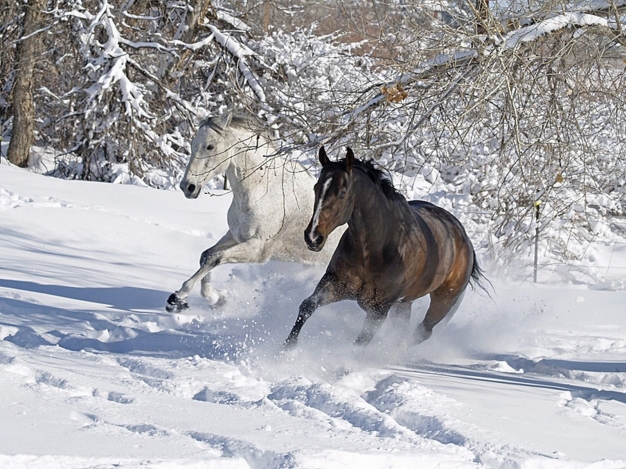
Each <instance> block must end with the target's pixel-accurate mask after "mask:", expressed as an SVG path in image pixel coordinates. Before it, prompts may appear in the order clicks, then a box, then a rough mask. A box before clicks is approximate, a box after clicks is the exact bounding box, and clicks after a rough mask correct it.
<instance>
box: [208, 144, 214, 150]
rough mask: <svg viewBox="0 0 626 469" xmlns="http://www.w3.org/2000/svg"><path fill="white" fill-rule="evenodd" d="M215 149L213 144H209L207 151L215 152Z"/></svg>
mask: <svg viewBox="0 0 626 469" xmlns="http://www.w3.org/2000/svg"><path fill="white" fill-rule="evenodd" d="M214 148H215V146H214V145H213V144H211V143H209V144H208V145H207V146H206V149H207V150H209V151H211V150H213V149H214Z"/></svg>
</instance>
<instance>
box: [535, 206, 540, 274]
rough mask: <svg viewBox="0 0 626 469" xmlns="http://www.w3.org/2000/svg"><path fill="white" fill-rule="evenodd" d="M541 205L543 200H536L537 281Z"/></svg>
mask: <svg viewBox="0 0 626 469" xmlns="http://www.w3.org/2000/svg"><path fill="white" fill-rule="evenodd" d="M539 207H541V201H539V200H537V201H536V202H535V220H536V226H535V275H534V280H535V283H537V268H538V260H539V212H540V210H539Z"/></svg>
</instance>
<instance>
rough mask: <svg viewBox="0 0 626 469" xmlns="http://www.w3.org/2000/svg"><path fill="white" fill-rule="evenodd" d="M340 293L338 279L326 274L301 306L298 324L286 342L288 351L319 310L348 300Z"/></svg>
mask: <svg viewBox="0 0 626 469" xmlns="http://www.w3.org/2000/svg"><path fill="white" fill-rule="evenodd" d="M340 291H341V289H338V288H337V279H336V277H335V275H334V274H329V273H326V274H324V276H323V277H322V278H321V280H320V281H319V283H318V284H317V287H315V291H314V292H313V294H312V295H311V296H309V297H308V298H307V299H306V300H304V301H303V302H302V304H300V309H299V311H298V318H297V319H296V323H295V324H294V326H293V328H292V329H291V332H290V333H289V336H288V337H287V340H285V348H286V349H292V348H294V347H295V346H296V344H297V343H298V336H299V335H300V331H301V330H302V326H304V323H305V322H306V321H307V319H309V318H310V317H311V315H312V314H313V313H314V312H315V310H316V309H317V308H319V307H320V306H324V305H327V304H330V303H334V302H336V301H341V300H344V299H346V298H347V296H346V295H342V294H340Z"/></svg>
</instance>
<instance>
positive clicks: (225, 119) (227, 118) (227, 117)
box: [220, 110, 234, 129]
mask: <svg viewBox="0 0 626 469" xmlns="http://www.w3.org/2000/svg"><path fill="white" fill-rule="evenodd" d="M233 114H234V112H233V111H232V110H230V111H227V112H226V113H225V114H222V116H221V117H220V127H221V128H222V129H225V128H226V127H228V126H229V125H230V123H231V121H232V120H233Z"/></svg>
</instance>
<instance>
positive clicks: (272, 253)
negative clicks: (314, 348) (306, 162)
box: [166, 113, 341, 312]
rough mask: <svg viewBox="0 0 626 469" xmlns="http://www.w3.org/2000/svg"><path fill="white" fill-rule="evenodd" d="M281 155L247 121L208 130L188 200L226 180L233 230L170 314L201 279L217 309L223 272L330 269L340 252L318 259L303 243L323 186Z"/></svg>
mask: <svg viewBox="0 0 626 469" xmlns="http://www.w3.org/2000/svg"><path fill="white" fill-rule="evenodd" d="M276 155H277V152H276V150H275V148H274V147H273V146H272V144H271V142H270V140H269V138H268V137H266V136H265V135H264V134H263V133H262V132H259V131H258V130H256V129H254V128H253V126H252V124H251V122H250V121H249V120H247V119H245V118H242V117H236V116H233V114H232V113H228V114H226V115H224V116H222V117H218V118H209V119H206V120H205V121H204V122H202V124H201V125H200V127H199V129H198V132H197V133H196V135H195V137H194V138H193V140H192V142H191V157H190V159H189V163H188V164H187V169H186V170H185V175H184V176H183V179H182V181H181V183H180V188H181V189H182V190H183V193H184V194H185V197H187V198H188V199H195V198H197V197H198V195H199V194H200V191H201V190H202V187H203V186H204V183H205V182H206V181H207V180H208V179H209V178H212V177H213V176H216V175H218V174H221V173H226V177H227V178H228V181H229V183H230V185H231V187H232V192H233V201H232V203H231V205H230V207H229V209H228V227H229V230H228V232H227V233H226V234H225V235H224V236H223V237H222V238H221V239H220V240H219V241H218V242H217V243H216V244H215V245H214V246H212V247H210V248H209V249H207V250H206V251H204V252H203V253H202V256H201V258H200V269H198V270H197V271H196V273H195V274H193V275H192V276H191V277H190V278H189V279H188V280H186V281H185V282H184V283H183V285H182V286H181V288H180V290H178V291H176V292H175V293H172V294H171V295H170V296H169V298H168V300H167V305H166V309H167V310H168V311H170V312H172V311H181V310H183V309H186V308H187V307H188V305H187V303H186V301H185V298H186V297H187V296H188V295H189V293H190V292H191V290H192V289H193V287H194V285H195V284H196V282H197V281H198V280H200V279H202V282H201V285H202V288H201V292H202V296H204V297H205V298H207V299H209V300H210V301H212V302H215V301H217V300H218V299H219V295H218V294H217V292H215V290H214V289H213V288H212V286H211V284H210V278H211V277H210V271H211V269H213V268H214V267H215V266H217V265H219V264H226V263H236V262H257V263H263V262H266V261H268V260H270V259H273V260H280V261H293V262H304V263H325V262H328V260H329V259H330V256H331V254H332V251H331V252H330V253H324V254H322V255H320V254H315V253H312V252H310V251H308V250H307V249H306V247H305V245H304V243H302V231H301V230H302V227H303V226H305V225H306V223H307V220H308V216H307V213H310V210H312V208H313V202H314V198H313V194H311V190H310V188H311V186H312V185H313V184H314V183H315V178H314V177H313V176H311V175H310V174H309V173H308V172H307V171H306V169H305V168H304V167H303V166H301V165H300V164H298V163H296V162H294V161H289V160H286V159H285V158H282V157H278V156H276ZM340 236H341V234H340V233H338V234H337V235H336V236H334V239H331V240H330V243H331V244H332V245H333V247H334V246H335V245H336V244H337V242H338V241H339V238H340Z"/></svg>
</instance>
